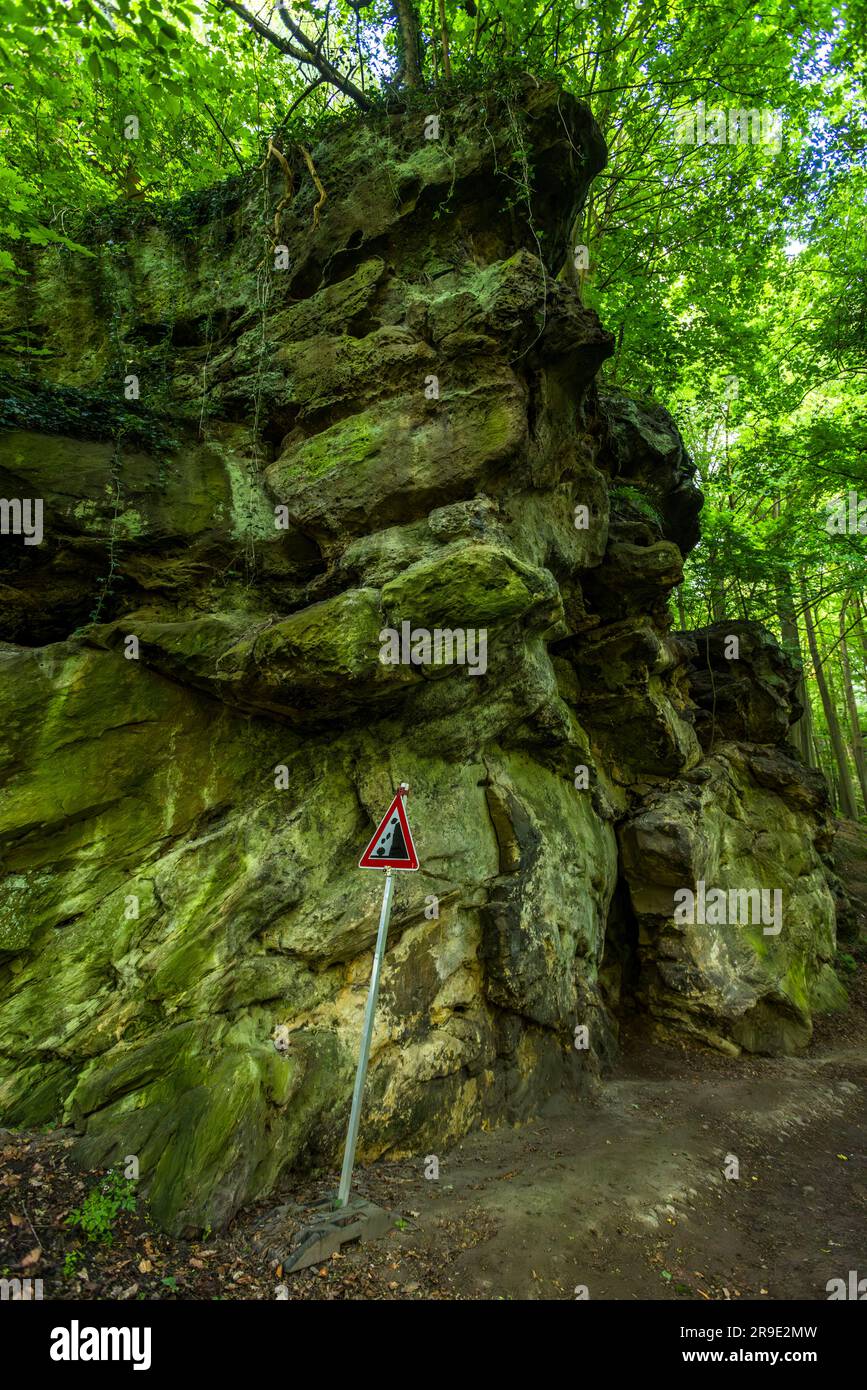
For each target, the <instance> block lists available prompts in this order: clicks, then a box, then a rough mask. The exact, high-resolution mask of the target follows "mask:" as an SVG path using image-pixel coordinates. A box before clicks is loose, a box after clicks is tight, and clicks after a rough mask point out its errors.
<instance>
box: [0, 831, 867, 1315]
mask: <svg viewBox="0 0 867 1390" xmlns="http://www.w3.org/2000/svg"><path fill="white" fill-rule="evenodd" d="M844 839H845V845H844V846H842V849H843V853H842V854H841V856H840V869H841V873H843V875H844V878H845V879H846V881H847V885H848V887H849V891H850V893H851V894H852V896H853V898H854V899H855V901H856V906H857V907H858V910H859V911H860V914H861V927H862V932H861V943H860V945H852V944H851V943H850V944H848V945H845V946H844V947H843V951H844V953H845V959H843V960H841V965H842V966H843V967H844V969H843V971H841V973H842V976H843V978H844V980H845V982H846V984H847V987H848V989H849V995H850V1003H849V1008H848V1009H847V1010H846V1011H845V1012H843V1013H838V1014H834V1015H830V1016H826V1017H824V1018H822V1019H820V1020H818V1021H817V1026H816V1031H815V1035H814V1039H813V1042H812V1044H811V1047H810V1049H809V1051H808V1052H807V1053H806V1054H804V1055H803V1056H800V1057H786V1058H756V1057H741V1058H738V1059H732V1058H727V1057H722V1056H719V1055H717V1054H715V1053H710V1052H707V1051H703V1050H700V1049H699V1048H697V1047H692V1046H688V1045H683V1046H675V1045H666V1046H663V1045H660V1044H658V1043H654V1042H652V1041H650V1039H649V1038H648V1037H647V1036H646V1034H645V1033H644V1031H643V1030H642V1029H641V1028H640V1027H638V1026H635V1027H633V1028H632V1030H631V1031H630V1030H626V1032H625V1034H624V1037H623V1039H622V1041H623V1051H622V1054H621V1057H620V1060H619V1063H618V1066H617V1068H616V1070H615V1071H614V1072H613V1073H612V1074H610V1075H608V1076H607V1077H606V1078H605V1081H604V1083H603V1085H602V1086H601V1088H600V1091H599V1094H598V1095H597V1096H595V1097H594V1098H593V1099H592V1100H587V1101H582V1102H576V1101H575V1100H574V1099H571V1098H568V1097H565V1096H560V1097H557V1098H556V1099H555V1100H554V1101H553V1102H552V1103H551V1104H550V1105H549V1106H548V1107H547V1108H546V1110H545V1112H544V1113H543V1114H542V1115H541V1116H540V1118H539V1119H538V1120H537V1121H535V1122H531V1123H529V1124H527V1125H524V1126H522V1127H520V1128H517V1129H508V1128H504V1129H498V1130H496V1131H493V1132H490V1133H478V1134H472V1135H469V1136H468V1137H467V1138H466V1139H465V1140H464V1141H463V1142H462V1143H460V1144H458V1145H457V1146H455V1147H454V1148H453V1149H452V1150H450V1151H448V1152H446V1153H443V1154H440V1155H439V1156H438V1158H439V1177H438V1178H437V1179H436V1180H433V1179H427V1178H426V1177H425V1175H424V1167H425V1165H424V1162H423V1160H421V1159H413V1160H406V1161H402V1162H390V1161H381V1162H379V1163H375V1164H372V1165H370V1166H369V1167H367V1168H365V1169H363V1170H360V1171H359V1172H358V1173H357V1182H356V1190H358V1191H360V1192H361V1193H362V1194H363V1195H364V1196H366V1197H368V1198H369V1199H370V1200H372V1201H374V1202H376V1203H378V1204H379V1205H381V1206H383V1207H386V1208H388V1209H389V1210H390V1211H391V1212H393V1213H394V1216H395V1221H396V1224H395V1225H394V1227H393V1229H392V1230H391V1231H390V1233H389V1234H388V1235H387V1236H385V1237H383V1238H382V1239H380V1240H377V1241H375V1242H372V1243H370V1244H368V1245H364V1246H359V1245H354V1246H345V1247H344V1248H343V1250H342V1251H341V1252H339V1253H338V1254H335V1255H333V1256H331V1257H330V1258H329V1259H328V1260H327V1261H325V1262H324V1263H323V1264H321V1265H319V1266H318V1267H314V1268H311V1269H307V1270H304V1271H302V1272H300V1273H298V1274H294V1275H286V1276H284V1275H283V1273H282V1270H281V1271H279V1272H278V1271H276V1270H274V1269H272V1268H271V1265H270V1263H269V1261H268V1259H267V1257H265V1256H263V1255H261V1254H258V1253H256V1247H255V1244H254V1237H255V1233H256V1231H257V1229H258V1228H259V1227H260V1226H261V1224H262V1222H263V1220H265V1219H266V1218H267V1217H268V1214H269V1213H270V1212H272V1211H273V1209H274V1207H275V1205H277V1204H278V1203H280V1202H287V1201H300V1202H304V1201H310V1200H311V1199H313V1198H316V1197H319V1196H324V1195H327V1194H330V1193H331V1192H333V1191H334V1190H335V1189H336V1185H337V1174H336V1173H327V1174H320V1175H319V1176H318V1178H317V1179H316V1180H315V1181H314V1180H312V1179H311V1180H309V1181H308V1183H307V1184H306V1185H305V1186H304V1187H301V1188H299V1186H298V1185H297V1182H296V1184H295V1185H294V1186H293V1187H291V1189H290V1187H289V1186H286V1187H285V1188H284V1189H282V1190H281V1191H280V1192H278V1193H277V1194H275V1195H273V1196H272V1197H270V1198H269V1199H268V1200H267V1201H265V1202H261V1203H259V1204H256V1205H254V1206H251V1207H249V1208H247V1209H246V1210H245V1211H244V1212H242V1213H241V1214H240V1215H239V1216H238V1217H237V1218H236V1220H235V1221H234V1222H233V1224H232V1225H231V1227H230V1228H229V1230H228V1231H226V1232H222V1233H218V1234H216V1235H212V1236H211V1237H210V1238H209V1239H207V1240H203V1241H192V1242H188V1241H183V1240H176V1239H172V1238H171V1237H168V1236H166V1235H164V1234H162V1233H160V1232H159V1231H157V1230H156V1229H155V1228H154V1227H153V1226H152V1225H151V1224H150V1223H149V1221H148V1220H147V1217H146V1215H145V1214H144V1213H142V1212H138V1211H137V1212H133V1213H122V1214H121V1215H120V1216H119V1217H118V1218H117V1220H116V1222H115V1224H114V1228H113V1241H112V1244H111V1245H107V1244H103V1243H96V1242H94V1243H91V1244H90V1245H87V1244H86V1243H82V1241H81V1240H80V1239H79V1238H78V1237H77V1236H76V1233H75V1232H74V1231H73V1230H70V1228H69V1227H68V1225H67V1224H66V1218H67V1216H68V1213H69V1212H70V1210H71V1209H72V1208H73V1207H76V1206H78V1205H79V1204H80V1203H81V1201H82V1198H83V1197H84V1196H85V1194H86V1193H87V1192H88V1191H89V1190H90V1189H91V1188H92V1187H93V1186H94V1184H95V1183H96V1182H97V1181H98V1178H97V1176H96V1175H93V1174H81V1173H79V1172H77V1171H76V1170H75V1169H74V1168H73V1167H72V1166H71V1165H69V1163H68V1151H69V1148H70V1147H71V1145H72V1143H73V1140H72V1137H71V1136H70V1134H69V1132H68V1131H65V1130H54V1131H51V1132H48V1133H40V1134H35V1133H22V1132H12V1131H2V1130H0V1274H4V1275H11V1276H15V1275H17V1276H24V1275H30V1276H31V1277H34V1278H41V1279H42V1280H43V1287H44V1297H46V1298H72V1299H103V1298H125V1299H152V1298H161V1299H215V1298H216V1299H274V1298H276V1297H278V1289H281V1293H280V1295H279V1296H282V1297H286V1296H288V1297H289V1298H290V1299H346V1298H376V1299H379V1298H385V1299H527V1298H532V1299H564V1298H568V1299H572V1298H575V1297H576V1289H579V1288H581V1287H585V1288H586V1289H587V1292H588V1295H589V1297H590V1298H592V1299H652V1298H663V1299H678V1298H682V1299H693V1298H704V1299H732V1300H743V1299H756V1298H758V1299H762V1298H765V1299H775V1298H794V1299H826V1298H827V1296H828V1295H827V1292H826V1284H827V1282H828V1280H829V1279H833V1278H841V1279H843V1280H844V1281H845V1280H847V1279H848V1274H849V1271H850V1270H859V1271H860V1277H863V1276H864V1275H865V1274H867V1234H865V1232H867V1137H865V1136H867V1084H865V1082H867V831H864V830H858V829H857V828H856V827H845V828H844ZM731 1156H733V1157H734V1158H736V1159H737V1161H738V1165H739V1176H738V1177H737V1178H736V1179H735V1178H731V1179H727V1178H726V1176H725V1171H724V1170H725V1168H726V1164H727V1163H728V1164H729V1168H730V1170H731V1167H732V1165H731V1161H730V1159H731ZM78 1249H80V1250H81V1255H78V1254H76V1253H75V1252H76V1250H78ZM70 1257H71V1258H70ZM284 1290H285V1292H284Z"/></svg>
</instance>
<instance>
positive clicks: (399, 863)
mask: <svg viewBox="0 0 867 1390" xmlns="http://www.w3.org/2000/svg"><path fill="white" fill-rule="evenodd" d="M404 795H405V793H404V792H402V791H399V792H398V793H397V794H396V796H395V798H394V800H393V801H392V803H391V805H390V806H389V808H388V810H387V811H386V813H385V815H384V816H383V818H382V820H381V821H380V822H379V825H378V826H377V827H376V830H375V831H374V834H373V838H372V839H371V841H370V844H369V845H368V846H367V849H366V850H365V851H364V853H363V854H362V856H361V858H360V859H359V861H358V867H359V869H397V870H399V871H400V870H402V871H403V872H404V873H415V872H416V870H417V869H418V866H419V865H418V854H417V853H416V848H415V841H414V840H413V838H412V831H411V830H410V828H409V821H408V820H407V818H406V811H405V810H404V809H403V798H404ZM394 811H397V817H398V820H399V821H400V828H401V830H402V831H403V838H404V843H405V844H406V847H407V849H408V850H409V854H410V859H409V862H408V863H407V861H406V860H405V859H371V858H370V852H371V850H372V849H373V847H374V845H375V844H376V842H377V840H378V839H379V837H380V835H381V834H382V832H383V830H384V829H385V827H386V824H387V822H388V820H389V819H390V817H391V815H392V813H393V812H394Z"/></svg>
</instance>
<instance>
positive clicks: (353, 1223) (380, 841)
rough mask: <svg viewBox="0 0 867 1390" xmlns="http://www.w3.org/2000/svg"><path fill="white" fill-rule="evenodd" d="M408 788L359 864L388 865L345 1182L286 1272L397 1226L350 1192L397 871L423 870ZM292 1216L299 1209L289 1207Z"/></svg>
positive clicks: (309, 1227)
mask: <svg viewBox="0 0 867 1390" xmlns="http://www.w3.org/2000/svg"><path fill="white" fill-rule="evenodd" d="M408 791H409V787H408V786H407V784H406V783H405V782H401V784H400V787H399V788H398V791H397V794H396V796H395V798H394V800H393V801H392V803H391V805H390V806H389V808H388V810H387V811H386V813H385V815H384V816H383V818H382V820H381V821H380V823H379V825H378V826H377V829H376V833H375V834H374V836H373V839H372V840H371V841H370V844H369V845H368V846H367V849H366V850H365V851H364V854H363V855H362V857H361V859H360V861H359V868H362V869H385V886H384V888H383V892H382V908H381V910H380V914H379V930H378V931H377V934H376V946H375V948H374V952H373V968H372V970H371V972H370V985H369V987H368V991H367V1003H366V1005H365V1007H364V1021H363V1023H362V1026H361V1051H360V1052H359V1056H358V1067H357V1069H356V1072H355V1088H354V1090H353V1092H352V1108H351V1109H350V1112H349V1128H348V1130H347V1131H346V1147H345V1149H344V1151H343V1169H342V1171H341V1174H340V1187H339V1188H338V1191H337V1197H336V1198H326V1200H325V1201H322V1202H318V1203H316V1204H315V1206H314V1208H313V1210H318V1211H319V1212H321V1215H320V1216H318V1217H316V1218H315V1219H314V1220H313V1221H308V1223H307V1224H306V1225H304V1226H302V1228H301V1229H300V1230H299V1231H298V1232H297V1235H296V1236H295V1238H294V1240H293V1245H294V1249H293V1251H292V1253H291V1254H290V1255H288V1256H285V1255H283V1254H282V1253H280V1254H279V1257H278V1258H279V1261H280V1263H281V1264H282V1265H283V1266H284V1269H285V1270H286V1272H287V1273H289V1272H290V1271H292V1270H297V1269H306V1268H307V1266H308V1265H311V1264H317V1263H319V1262H320V1261H321V1260H323V1259H326V1258H327V1257H328V1255H330V1254H333V1252H334V1251H335V1250H338V1249H339V1248H340V1246H341V1245H345V1244H346V1242H347V1241H350V1240H374V1239H376V1237H377V1236H382V1235H385V1233H386V1231H388V1229H389V1228H390V1226H391V1225H392V1220H393V1218H392V1216H391V1215H390V1213H389V1212H387V1211H384V1210H383V1209H382V1207H377V1206H375V1205H374V1204H373V1202H367V1201H365V1200H364V1198H361V1197H350V1195H349V1194H350V1188H351V1186H352V1170H353V1167H354V1165H355V1149H356V1145H357V1143H358V1129H359V1125H360V1123H361V1109H362V1105H363V1103H364V1083H365V1081H366V1079H367V1064H368V1061H369V1059H370V1044H371V1040H372V1038H373V1019H374V1015H375V1013H376V1000H377V996H378V994H379V978H380V975H381V974H382V962H383V960H384V958H385V943H386V938H387V937H388V924H389V921H390V919H391V903H392V898H393V897H394V883H395V879H394V873H395V870H406V871H409V872H412V871H413V870H416V869H418V855H417V854H416V851H415V845H414V844H413V839H412V832H411V830H410V828H409V822H408V821H407V818H406V811H405V810H404V806H403V799H404V797H405V796H406V794H407V792H408ZM288 1210H289V1213H290V1215H294V1214H295V1213H296V1212H297V1214H298V1215H301V1213H300V1211H298V1209H291V1208H290V1209H288Z"/></svg>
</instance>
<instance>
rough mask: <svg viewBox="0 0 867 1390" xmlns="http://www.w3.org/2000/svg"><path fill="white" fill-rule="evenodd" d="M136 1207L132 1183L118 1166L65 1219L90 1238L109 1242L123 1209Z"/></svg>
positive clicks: (108, 1243) (129, 1209) (90, 1239)
mask: <svg viewBox="0 0 867 1390" xmlns="http://www.w3.org/2000/svg"><path fill="white" fill-rule="evenodd" d="M135 1206H136V1198H135V1183H134V1182H133V1180H132V1179H131V1178H125V1177H124V1176H123V1172H122V1171H121V1170H120V1169H119V1168H112V1169H111V1170H110V1172H109V1173H108V1175H107V1176H106V1177H105V1178H104V1179H103V1180H102V1182H100V1183H99V1184H98V1185H97V1186H96V1187H94V1188H92V1189H91V1191H90V1192H89V1193H88V1194H87V1196H86V1197H85V1199H84V1201H83V1202H82V1204H81V1206H80V1207H75V1208H74V1209H73V1210H72V1211H71V1212H70V1213H69V1215H68V1217H67V1218H66V1220H67V1224H68V1225H70V1226H77V1227H78V1228H79V1229H80V1230H81V1232H82V1234H83V1235H85V1236H86V1237H87V1239H88V1240H89V1241H102V1242H103V1243H104V1244H106V1245H111V1243H112V1240H113V1239H114V1237H113V1234H112V1232H113V1229H114V1224H115V1222H116V1221H117V1218H118V1216H119V1215H120V1213H121V1212H123V1211H135Z"/></svg>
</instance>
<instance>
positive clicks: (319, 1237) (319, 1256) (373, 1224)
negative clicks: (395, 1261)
mask: <svg viewBox="0 0 867 1390" xmlns="http://www.w3.org/2000/svg"><path fill="white" fill-rule="evenodd" d="M317 1205H318V1206H319V1207H320V1208H321V1209H322V1215H321V1216H318V1217H314V1218H313V1220H312V1221H309V1220H308V1224H307V1225H306V1226H302V1227H301V1229H300V1230H299V1231H298V1233H297V1235H296V1236H295V1239H294V1240H293V1243H292V1247H293V1248H292V1250H291V1252H290V1253H289V1254H288V1255H286V1256H284V1257H283V1258H281V1260H280V1263H281V1264H282V1265H283V1272H284V1274H295V1273H296V1272H297V1271H298V1270H300V1269H307V1268H308V1267H309V1266H310V1265H315V1264H320V1263H321V1262H322V1261H323V1260H327V1259H328V1258H329V1257H330V1256H331V1255H333V1254H334V1252H335V1250H339V1249H340V1247H341V1245H348V1244H349V1242H350V1241H353V1240H357V1241H360V1242H361V1243H362V1244H364V1242H365V1241H368V1240H378V1239H379V1237H380V1236H384V1235H385V1234H386V1232H387V1231H389V1230H390V1229H391V1227H392V1225H393V1224H394V1217H393V1216H392V1214H391V1212H388V1211H385V1210H384V1209H383V1208H382V1207H378V1206H376V1205H375V1203H373V1202H368V1201H366V1200H365V1199H364V1198H363V1197H350V1198H349V1200H348V1201H347V1202H346V1203H345V1205H343V1206H340V1207H338V1206H336V1205H335V1203H334V1201H333V1200H332V1199H330V1198H329V1199H327V1200H326V1201H324V1202H319V1203H318V1204H317ZM299 1210H300V1209H299ZM309 1211H310V1208H307V1212H309ZM305 1214H306V1213H305Z"/></svg>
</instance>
